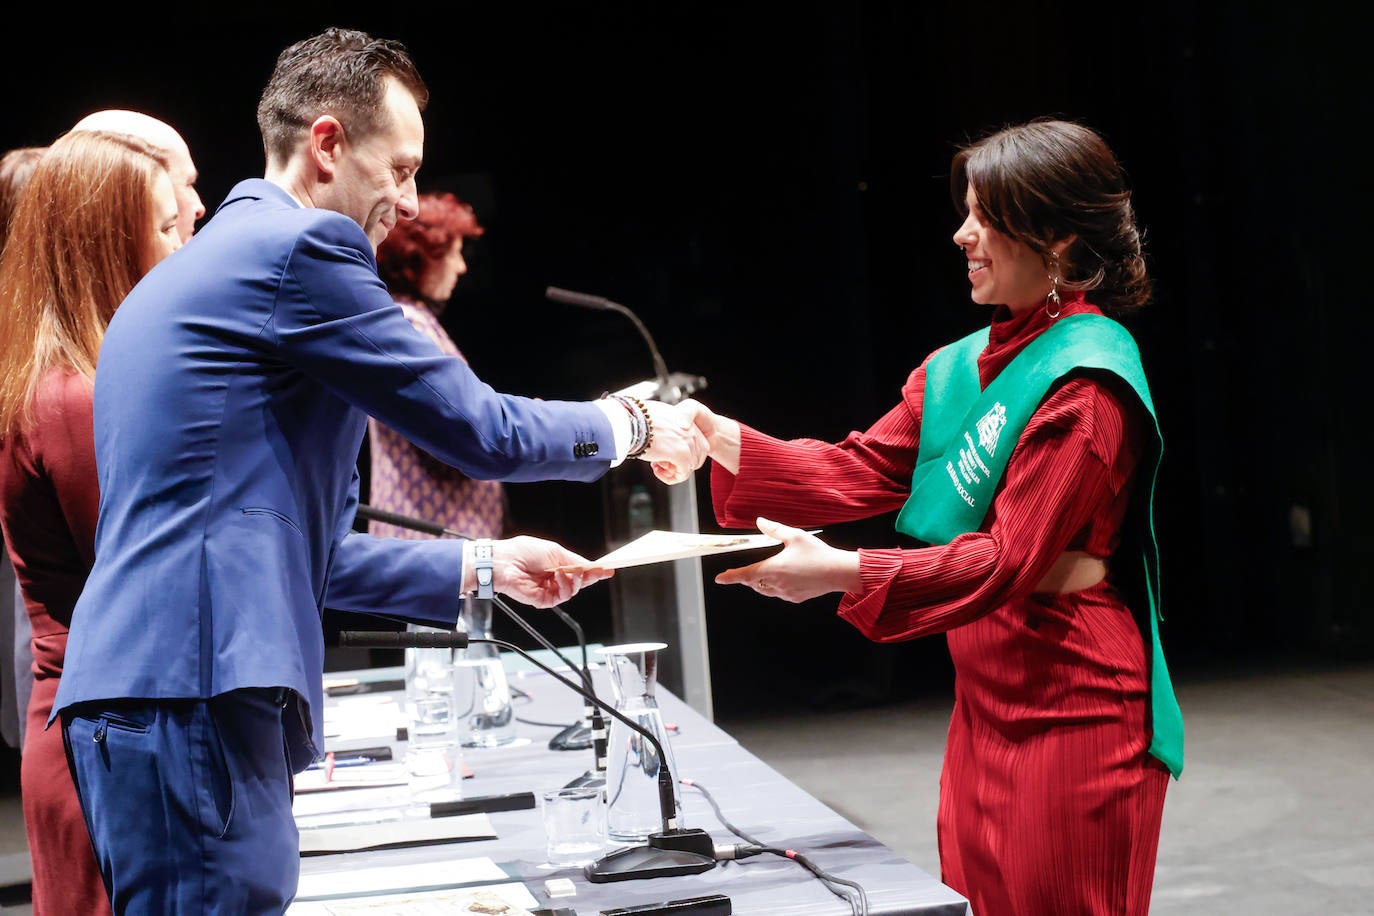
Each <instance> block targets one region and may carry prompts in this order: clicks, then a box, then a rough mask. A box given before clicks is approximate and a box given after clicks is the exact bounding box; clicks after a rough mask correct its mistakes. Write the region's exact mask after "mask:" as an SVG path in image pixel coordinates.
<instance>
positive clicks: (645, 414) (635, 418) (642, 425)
mask: <svg viewBox="0 0 1374 916" xmlns="http://www.w3.org/2000/svg"><path fill="white" fill-rule="evenodd" d="M601 396H602V397H603V398H614V399H615V400H617V401H619V402H620V404H621V406H622V407H624V408H625V412H626V413H628V414H629V415H630V447H629V450H628V451H627V452H626V454H625V457H626V458H638V457H639V456H640V455H642V454H644V453H645V452H646V451H648V449H649V445H650V444H651V443H652V442H653V441H654V421H653V420H651V419H650V418H649V409H648V408H647V407H645V406H644V402H643V401H641V400H640V399H639V398H637V397H635V396H634V395H629V394H613V393H611V392H609V391H608V392H606V393H605V394H603V395H601Z"/></svg>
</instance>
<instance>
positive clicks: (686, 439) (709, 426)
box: [631, 398, 739, 484]
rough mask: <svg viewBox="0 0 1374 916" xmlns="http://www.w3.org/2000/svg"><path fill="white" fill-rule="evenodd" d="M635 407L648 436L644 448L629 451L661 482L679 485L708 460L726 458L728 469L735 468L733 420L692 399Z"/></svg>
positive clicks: (642, 403) (641, 403) (736, 427)
mask: <svg viewBox="0 0 1374 916" xmlns="http://www.w3.org/2000/svg"><path fill="white" fill-rule="evenodd" d="M635 406H636V407H637V408H641V409H642V410H643V413H644V416H645V417H646V418H647V423H648V426H649V429H650V430H651V434H650V435H649V437H648V442H647V444H646V446H645V447H644V448H643V449H641V450H638V451H635V450H632V451H631V456H632V457H635V458H640V459H642V460H644V461H648V462H649V463H650V464H652V465H653V470H654V476H655V477H657V478H658V479H659V480H661V481H662V482H664V483H666V484H676V483H682V482H683V481H684V480H686V479H687V478H688V477H690V476H692V472H694V471H695V470H697V468H699V467H701V466H702V465H703V464H705V463H706V459H707V458H716V459H717V460H722V459H726V460H725V463H726V466H727V467H728V468H729V469H730V470H734V469H735V467H737V466H738V456H739V424H737V423H735V422H734V421H733V420H730V419H729V418H727V417H722V416H720V415H718V414H714V413H712V412H711V411H710V410H708V409H707V408H706V406H705V405H703V404H702V403H701V402H699V401H696V400H693V399H691V398H688V399H686V400H684V401H681V402H679V403H677V404H667V403H665V402H663V401H636V402H635ZM732 444H733V448H732Z"/></svg>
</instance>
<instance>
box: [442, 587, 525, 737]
mask: <svg viewBox="0 0 1374 916" xmlns="http://www.w3.org/2000/svg"><path fill="white" fill-rule="evenodd" d="M458 627H459V629H462V630H464V631H466V633H467V634H468V636H469V637H472V638H473V639H491V602H490V601H484V600H481V599H478V598H473V597H471V596H469V597H467V598H464V599H463V613H462V614H461V615H460V616H459V618H458ZM453 698H454V702H455V703H456V705H457V709H458V716H459V718H460V719H461V720H462V728H463V746H464V747H501V746H502V745H505V744H510V743H512V742H514V741H515V738H516V736H515V710H514V708H513V707H512V706H511V702H510V682H509V681H507V680H506V669H505V668H504V667H503V666H502V664H501V651H500V649H499V648H498V647H496V646H493V645H492V644H491V643H473V644H471V645H469V646H468V647H467V648H466V649H459V650H457V651H456V652H454V653H453Z"/></svg>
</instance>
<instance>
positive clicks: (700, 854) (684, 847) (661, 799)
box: [339, 630, 716, 884]
mask: <svg viewBox="0 0 1374 916" xmlns="http://www.w3.org/2000/svg"><path fill="white" fill-rule="evenodd" d="M470 643H489V644H491V645H494V646H498V647H500V648H502V649H507V650H509V651H511V652H514V653H516V654H517V655H520V656H521V657H523V658H524V659H525V660H526V661H528V662H530V663H531V664H533V665H535V666H537V667H538V668H540V669H542V670H543V671H544V672H545V673H546V674H548V675H550V676H551V677H553V678H554V679H555V680H557V681H558V682H559V683H561V684H562V685H563V686H565V687H567V688H568V689H569V690H573V691H576V692H577V693H579V694H581V695H582V698H583V699H584V700H587V701H588V702H590V703H593V704H595V705H596V706H598V707H600V708H601V709H603V710H604V711H606V712H607V713H610V715H611V717H612V718H614V719H616V720H617V721H619V722H622V723H624V725H626V726H627V727H628V728H630V729H632V730H633V731H636V732H638V733H639V734H640V735H643V736H644V737H645V738H646V739H647V740H648V741H649V743H650V744H652V745H653V746H654V750H655V751H656V752H657V753H658V759H659V760H660V761H663V765H661V766H660V767H659V769H658V807H659V811H660V814H661V817H662V822H663V829H662V830H660V831H659V832H657V833H651V834H649V837H648V840H647V842H646V844H645V845H643V846H630V847H627V848H625V849H618V850H616V851H615V852H612V853H608V854H606V855H604V856H602V857H601V858H599V859H597V860H596V861H595V862H592V863H590V864H588V865H586V866H584V867H583V869H582V873H583V874H584V875H585V876H586V878H587V880H588V881H590V882H592V883H593V884H603V883H607V882H611V881H629V880H632V879H637V878H666V877H670V876H673V875H697V874H701V873H702V872H704V871H710V870H711V869H712V868H715V866H716V858H715V843H714V842H713V841H712V839H711V835H710V834H709V833H707V832H706V831H705V830H702V829H700V828H681V827H678V824H677V801H676V799H675V798H674V795H673V774H672V773H670V772H668V766H667V763H666V761H667V759H668V758H667V755H666V754H665V753H664V750H663V745H662V744H660V743H659V740H658V738H657V737H656V736H655V735H654V733H653V732H651V731H650V730H649V729H647V728H645V727H644V726H642V725H640V724H639V723H638V722H635V721H634V720H632V719H631V718H629V717H628V716H626V715H624V714H622V713H620V712H619V711H617V710H616V709H615V708H614V707H612V706H610V705H609V704H607V703H606V702H605V701H604V700H602V699H600V698H599V697H597V696H596V695H595V694H593V693H590V692H588V691H587V690H586V689H585V688H583V687H581V686H579V685H578V684H577V683H575V682H573V681H571V680H569V679H568V678H565V677H564V676H563V675H561V674H559V673H558V672H557V671H555V670H554V669H553V668H551V667H550V666H548V665H546V664H544V663H543V662H541V661H539V659H537V658H535V657H534V656H533V655H531V654H530V653H528V652H526V651H525V650H524V649H521V648H520V647H519V646H515V645H512V644H511V643H508V642H505V641H503V640H500V639H477V638H473V637H469V636H468V634H466V633H464V632H462V631H459V630H455V631H453V632H444V633H410V632H394V631H376V630H345V631H343V632H341V633H340V634H339V645H341V646H366V647H372V648H378V647H381V648H409V647H412V646H413V647H426V648H429V647H436V646H437V647H441V648H453V649H465V648H467V647H468V645H469V644H470Z"/></svg>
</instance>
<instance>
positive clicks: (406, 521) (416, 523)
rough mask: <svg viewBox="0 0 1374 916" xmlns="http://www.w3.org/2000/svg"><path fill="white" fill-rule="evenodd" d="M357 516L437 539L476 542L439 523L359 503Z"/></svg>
mask: <svg viewBox="0 0 1374 916" xmlns="http://www.w3.org/2000/svg"><path fill="white" fill-rule="evenodd" d="M356 514H357V516H358V518H365V519H368V520H369V521H374V522H385V523H386V524H388V525H395V526H396V527H397V528H409V529H410V530H412V531H422V532H424V533H425V534H432V535H434V536H435V537H454V538H466V539H467V540H474V538H469V537H468V536H467V535H466V534H463V533H462V532H460V531H454V530H453V529H452V528H445V527H444V526H443V525H440V524H439V523H438V522H427V521H425V520H424V519H422V518H415V517H414V516H410V515H400V514H398V513H396V512H388V511H386V510H385V509H375V508H373V507H372V506H369V505H368V504H367V503H358V508H357V513H356Z"/></svg>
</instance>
